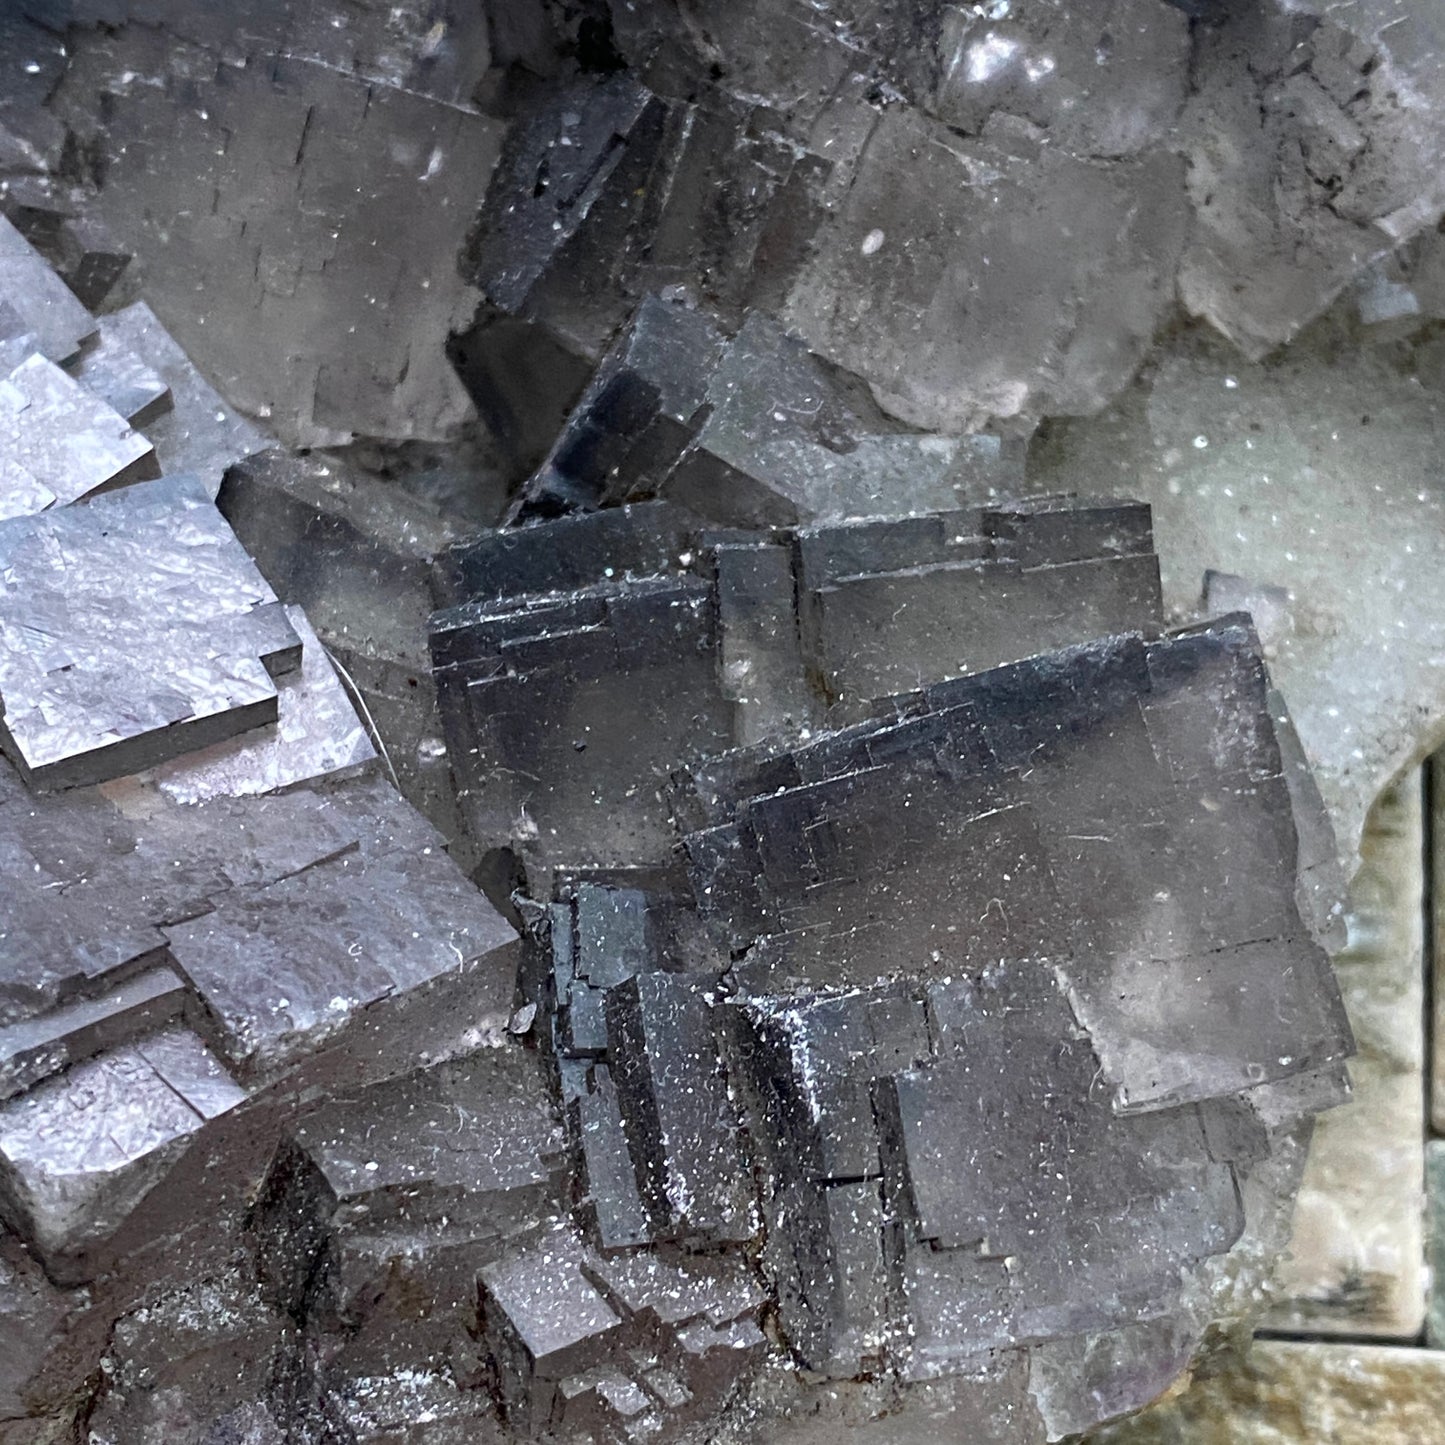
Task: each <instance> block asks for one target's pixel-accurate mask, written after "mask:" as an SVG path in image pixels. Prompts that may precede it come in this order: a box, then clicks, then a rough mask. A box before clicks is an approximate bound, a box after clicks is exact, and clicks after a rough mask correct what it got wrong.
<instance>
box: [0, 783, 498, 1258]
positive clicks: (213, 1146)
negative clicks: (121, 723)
mask: <svg viewBox="0 0 1445 1445" xmlns="http://www.w3.org/2000/svg"><path fill="white" fill-rule="evenodd" d="M127 798H128V801H129V802H131V803H132V804H133V803H134V802H135V801H136V800H135V799H134V798H131V797H129V795H127ZM141 802H142V806H140V807H138V808H136V809H135V811H134V813H132V812H127V811H124V810H122V808H120V807H118V806H117V805H116V804H115V803H113V802H111V801H110V800H109V799H107V798H106V797H105V796H103V795H102V794H101V793H100V792H98V791H97V790H93V789H77V790H72V791H69V792H66V793H64V794H61V795H59V796H57V797H54V798H49V799H45V800H44V801H43V803H42V804H41V805H40V806H35V805H34V804H33V803H32V802H31V801H30V800H29V798H28V797H27V795H26V793H25V791H24V789H23V787H22V786H21V785H20V784H19V782H18V779H17V778H16V777H15V775H14V774H13V773H11V772H10V771H9V769H8V768H7V769H5V770H4V773H3V787H0V855H3V858H4V862H5V871H6V875H7V877H9V878H11V879H12V882H13V886H11V887H10V888H8V889H7V890H6V892H5V894H4V896H3V900H0V1097H3V1102H0V1217H3V1219H4V1221H5V1223H6V1224H7V1225H8V1226H9V1227H10V1228H12V1229H14V1230H15V1231H16V1232H17V1233H19V1234H20V1235H21V1236H22V1237H23V1238H25V1239H26V1240H27V1241H29V1242H30V1243H31V1245H32V1246H33V1247H34V1248H35V1249H36V1250H37V1251H38V1253H39V1255H40V1258H41V1259H42V1261H43V1263H44V1264H45V1266H46V1269H47V1270H48V1271H50V1272H51V1274H52V1275H53V1276H54V1277H57V1278H65V1279H67V1280H84V1279H89V1278H92V1277H93V1275H94V1272H95V1271H96V1270H97V1269H98V1268H100V1267H101V1261H102V1260H104V1259H105V1258H106V1257H107V1252H108V1251H111V1250H116V1249H120V1250H124V1249H136V1248H141V1247H143V1246H146V1245H149V1244H151V1243H154V1242H156V1241H158V1240H162V1241H163V1240H173V1239H174V1238H175V1236H177V1235H178V1234H183V1233H185V1232H186V1231H187V1230H192V1231H193V1230H195V1229H196V1228H198V1227H199V1226H200V1224H201V1222H202V1220H204V1219H205V1218H206V1211H207V1210H215V1211H223V1209H231V1210H239V1209H240V1208H242V1207H243V1206H244V1202H245V1199H246V1197H247V1196H248V1195H249V1193H250V1191H251V1190H253V1189H254V1188H255V1186H256V1185H257V1184H258V1183H259V1182H260V1175H261V1173H262V1172H263V1171H264V1169H265V1164H266V1160H267V1158H268V1156H269V1154H270V1153H271V1151H272V1149H274V1147H275V1143H276V1141H277V1139H278V1138H279V1136H280V1134H281V1132H282V1131H283V1129H284V1128H285V1127H286V1126H287V1124H288V1123H289V1122H290V1120H291V1118H292V1117H293V1115H294V1113H295V1111H296V1106H297V1101H298V1099H299V1098H301V1097H302V1096H304V1095H305V1094H306V1092H307V1091H308V1090H314V1089H317V1088H326V1089H328V1090H330V1091H338V1092H343V1091H345V1090H348V1089H353V1088H359V1087H362V1086H364V1085H366V1084H368V1083H371V1082H374V1081H377V1080H381V1079H386V1078H388V1077H391V1076H394V1075H399V1074H407V1073H410V1072H412V1071H413V1070H414V1068H415V1065H416V1061H417V1058H418V1056H419V1055H420V1054H421V1053H423V1052H426V1053H427V1054H428V1055H429V1056H430V1057H431V1058H433V1059H437V1060H442V1059H445V1058H447V1057H449V1056H451V1055H454V1054H457V1053H463V1052H467V1051H468V1050H469V1049H475V1035H474V1031H475V1030H479V1029H480V1030H483V1031H485V1030H486V1029H497V1028H500V1026H501V1023H502V1021H503V1020H504V1019H505V1017H506V1011H507V1009H508V1008H509V1006H510V1001H511V996H512V989H513V980H514V977H515V970H516V958H515V947H514V945H515V934H514V933H513V931H512V929H511V927H510V926H509V925H508V924H507V923H506V922H505V921H504V920H503V919H502V918H501V917H500V916H499V915H497V914H496V913H495V911H494V910H493V909H492V908H491V907H490V906H489V905H488V904H487V902H486V901H485V899H483V898H482V896H481V895H480V894H478V893H477V892H476V891H475V889H473V888H472V887H471V886H470V884H468V883H467V881H466V879H465V878H464V877H463V876H462V875H461V873H460V872H459V870H458V869H457V867H456V865H455V864H454V863H452V862H451V860H450V859H449V858H448V857H447V856H446V853H445V850H444V848H443V846H442V841H441V839H440V837H439V835H437V834H436V833H435V832H434V831H433V830H432V829H431V828H430V827H429V825H427V824H426V823H425V822H424V821H423V820H422V819H421V818H420V816H419V815H418V814H416V813H414V812H413V811H412V810H411V809H410V808H409V807H408V806H407V805H406V804H405V803H404V802H402V801H401V799H400V798H399V797H398V796H397V795H396V794H395V792H393V791H392V790H391V789H389V788H388V787H386V786H385V785H384V784H381V783H379V782H377V781H375V780H373V779H359V780H352V781H350V782H347V783H343V784H341V785H338V786H335V787H333V788H331V789H329V790H327V791H316V790H312V789H310V788H304V787H303V788H297V789H295V790H293V791H291V792H288V793H282V794H276V795H270V796H264V797H246V798H230V797H221V798H216V799H213V800H211V801H208V802H202V803H197V804H193V805H180V804H175V803H171V802H169V801H167V800H165V798H164V796H163V795H147V796H145V797H144V798H143V799H142V800H141ZM469 1037H470V1042H469ZM168 1070H169V1071H170V1072H168ZM157 1080H159V1081H160V1082H158V1081H157ZM428 1087H434V1086H432V1085H424V1086H419V1091H418V1092H417V1093H416V1094H415V1096H414V1097H410V1096H403V1099H402V1101H401V1102H400V1103H398V1104H396V1105H395V1107H394V1112H396V1111H397V1110H400V1111H401V1112H405V1109H406V1107H407V1098H408V1097H410V1102H411V1103H412V1104H414V1105H415V1106H416V1108H417V1109H420V1108H421V1107H422V1105H423V1104H425V1103H426V1102H427V1095H426V1089H427V1088H428ZM523 1092H525V1091H523ZM175 1096H179V1098H180V1099H181V1100H183V1101H185V1102H186V1103H187V1106H188V1108H189V1112H187V1111H186V1110H182V1109H180V1107H179V1105H178V1104H177V1103H176V1102H175ZM157 1101H159V1102H157ZM162 1103H164V1104H165V1108H164V1109H162V1108H161V1107H160V1105H161V1104H162ZM431 1104H432V1107H434V1108H441V1107H443V1106H442V1105H441V1104H440V1103H438V1102H436V1100H432V1101H431ZM223 1106H224V1107H223ZM208 1111H209V1112H208ZM378 1111H379V1112H378V1118H380V1116H381V1114H380V1109H379V1106H378ZM418 1117H419V1115H418ZM397 1127H398V1131H399V1130H400V1126H399V1125H398V1126H397ZM524 1132H525V1130H524ZM474 1142H475V1143H477V1146H478V1147H485V1145H484V1144H483V1142H482V1135H480V1134H478V1135H476V1136H475V1137H474ZM374 1147H375V1148H376V1149H377V1150H378V1151H379V1150H380V1147H381V1143H380V1141H379V1140H378V1142H377V1143H376V1145H375V1146H374ZM496 1147H497V1148H498V1149H500V1148H501V1147H502V1146H501V1144H500V1143H498V1144H497V1145H496ZM473 1164H474V1165H475V1161H473ZM338 1167H339V1166H338ZM406 1167H407V1166H406V1162H405V1160H401V1161H400V1162H399V1163H398V1165H397V1168H398V1169H400V1170H402V1171H403V1173H404V1172H405V1169H406ZM469 1167H470V1166H469ZM177 1170H188V1171H190V1173H189V1174H187V1176H186V1182H185V1183H184V1184H183V1185H182V1184H175V1185H174V1187H171V1188H158V1187H156V1186H158V1185H159V1184H160V1182H161V1181H162V1180H172V1181H174V1180H175V1178H176V1173H175V1171H177ZM472 1172H473V1173H478V1170H477V1169H476V1168H475V1167H473V1168H472Z"/></svg>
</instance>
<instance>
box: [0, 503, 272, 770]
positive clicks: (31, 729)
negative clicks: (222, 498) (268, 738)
mask: <svg viewBox="0 0 1445 1445" xmlns="http://www.w3.org/2000/svg"><path fill="white" fill-rule="evenodd" d="M0 558H3V565H4V572H5V581H4V583H3V587H0V628H3V636H4V640H5V647H4V649H3V651H0V707H3V709H4V715H3V719H0V728H3V738H4V743H5V747H6V749H7V751H8V752H9V753H10V754H11V756H12V758H13V760H14V762H15V764H16V766H17V767H18V768H19V769H20V771H21V773H22V775H23V776H24V777H25V779H26V781H27V782H28V783H30V784H31V785H32V786H33V787H37V788H41V789H47V790H50V789H55V788H64V787H75V786H77V785H81V784H85V783H95V782H102V781H105V780H107V779H109V778H114V777H119V776H123V775H124V774H126V773H130V772H136V771H138V770H139V769H141V768H143V767H147V766H150V765H153V764H156V763H162V762H167V761H169V760H171V759H172V758H174V757H176V756H177V755H179V754H180V753H183V752H187V751H190V750H191V749H193V748H195V747H197V746H201V745H205V744H208V743H212V742H216V741H219V740H221V739H224V738H227V737H232V736H234V735H235V734H237V733H239V732H242V731H245V730H246V729H248V728H251V727H255V726H258V725H260V724H262V723H268V722H274V721H275V719H276V715H277V694H276V684H275V681H274V680H273V679H274V676H276V675H279V674H282V673H285V672H288V671H290V670H292V669H293V668H295V666H296V665H297V663H298V662H299V660H300V650H301V644H300V640H299V638H298V637H297V636H296V633H295V630H294V629H293V628H292V626H291V624H290V622H289V621H288V619H287V618H286V616H285V613H284V612H283V610H282V609H281V606H280V604H279V603H278V602H277V600H276V596H275V594H274V593H273V592H272V591H271V589H270V587H269V586H268V585H267V583H266V582H265V580H264V579H263V578H262V577H261V575H260V573H259V572H258V571H257V570H256V568H255V564H254V563H252V562H251V560H250V558H249V557H247V556H246V554H245V552H244V551H243V550H242V548H241V546H240V544H239V543H238V542H237V541H236V539H235V536H234V535H233V534H232V532H231V530H230V528H229V527H228V526H227V525H226V524H225V522H224V520H223V519H222V518H221V516H220V514H219V513H218V512H217V511H216V510H215V507H214V506H213V505H212V504H211V502H210V500H209V499H208V498H207V497H206V495H205V493H204V490H203V489H202V488H201V486H200V484H199V483H197V482H196V481H194V480H193V479H189V478H184V477H176V478H169V479H166V480H164V481H158V482H153V483H148V484H138V485H137V486H136V487H133V488H128V489H126V490H124V491H121V492H118V493H115V494H114V495H112V496H107V497H102V498H98V499H96V500H95V501H94V502H93V503H91V504H90V505H89V506H87V507H82V508H67V509H64V510H61V511H57V512H52V513H49V514H45V515H42V516H39V517H25V518H14V519H12V520H11V521H9V522H6V523H0Z"/></svg>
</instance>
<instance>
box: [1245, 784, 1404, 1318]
mask: <svg viewBox="0 0 1445 1445" xmlns="http://www.w3.org/2000/svg"><path fill="white" fill-rule="evenodd" d="M1421 812H1422V804H1421V779H1420V774H1419V773H1418V772H1412V773H1409V774H1407V775H1406V776H1405V778H1404V779H1402V780H1401V781H1400V782H1399V783H1398V784H1396V785H1395V786H1394V787H1393V788H1391V789H1390V790H1389V791H1387V792H1386V793H1385V794H1384V795H1383V796H1382V797H1381V798H1380V800H1379V801H1378V802H1377V803H1376V804H1375V807H1374V809H1373V810H1372V811H1371V814H1370V819H1369V823H1368V824H1367V826H1366V830H1365V839H1364V845H1363V847H1362V849H1361V853H1362V863H1361V867H1360V870H1359V872H1358V873H1356V875H1355V877H1354V881H1353V882H1352V883H1351V885H1350V893H1349V910H1348V913H1347V916H1346V923H1347V926H1348V930H1349V943H1348V945H1347V946H1346V947H1345V948H1344V949H1343V950H1342V951H1341V952H1340V953H1339V954H1337V955H1336V957H1335V969H1336V972H1337V973H1338V975H1339V979H1340V989H1341V992H1342V994H1343V996H1344V1001H1345V1009H1346V1011H1347V1012H1348V1014H1349V1016H1350V1023H1351V1026H1352V1027H1353V1030H1354V1034H1355V1040H1356V1043H1357V1046H1358V1052H1357V1054H1356V1056H1355V1058H1354V1060H1353V1061H1352V1062H1351V1064H1350V1078H1351V1081H1352V1083H1353V1085H1354V1094H1353V1097H1352V1098H1351V1100H1350V1102H1349V1103H1348V1104H1346V1105H1345V1106H1344V1107H1342V1108H1340V1109H1338V1110H1336V1111H1334V1112H1333V1113H1331V1114H1329V1115H1328V1116H1327V1117H1325V1118H1324V1119H1322V1120H1321V1121H1320V1124H1319V1127H1318V1128H1317V1129H1316V1130H1315V1137H1314V1143H1313V1147H1312V1149H1311V1152H1310V1162H1309V1168H1308V1169H1307V1170H1306V1172H1305V1178H1304V1183H1303V1184H1302V1185H1301V1186H1300V1193H1299V1197H1298V1199H1297V1201H1296V1203H1295V1221H1294V1234H1293V1237H1292V1238H1291V1241H1290V1248H1289V1254H1288V1257H1287V1258H1286V1259H1285V1261H1284V1262H1283V1263H1282V1264H1281V1267H1280V1271H1279V1284H1280V1290H1281V1296H1282V1298H1281V1302H1280V1305H1279V1307H1278V1308H1277V1309H1276V1310H1275V1312H1274V1313H1273V1314H1272V1315H1271V1316H1270V1319H1269V1322H1270V1324H1271V1325H1272V1326H1274V1327H1275V1328H1278V1329H1281V1330H1290V1331H1308V1332H1310V1333H1338V1334H1350V1335H1365V1334H1369V1335H1380V1336H1385V1337H1393V1338H1396V1339H1409V1338H1412V1337H1413V1336H1414V1335H1416V1334H1417V1333H1418V1332H1419V1330H1420V1326H1421V1323H1422V1317H1423V1311H1424V1284H1425V1280H1424V1270H1423V1267H1422V1262H1423V1259H1424V1241H1423V1236H1422V1231H1423V1227H1424V1219H1423V1213H1424V1192H1425V1181H1424V1150H1425V1121H1424V1119H1423V1117H1422V1114H1423V1111H1424V1098H1425V1085H1424V1065H1425V1047H1424V1014H1425V1010H1424V998H1423V994H1424V984H1425V971H1424V961H1423V958H1422V953H1423V950H1422V947H1421V944H1422V939H1421V933H1422V930H1423V922H1424V877H1423V870H1422V863H1423V859H1424V856H1425V848H1424V839H1423V829H1422V818H1421Z"/></svg>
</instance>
